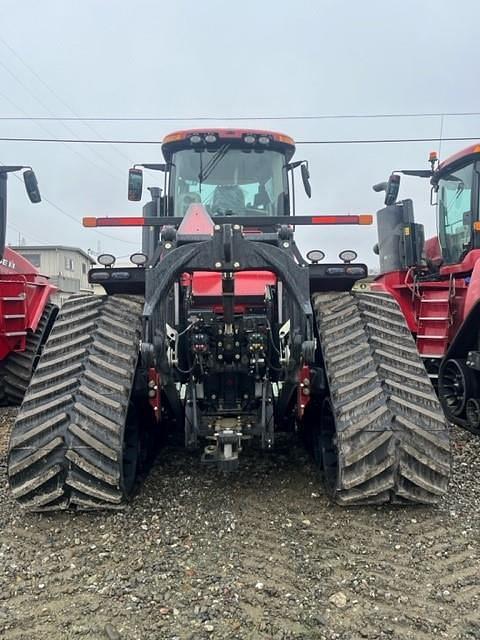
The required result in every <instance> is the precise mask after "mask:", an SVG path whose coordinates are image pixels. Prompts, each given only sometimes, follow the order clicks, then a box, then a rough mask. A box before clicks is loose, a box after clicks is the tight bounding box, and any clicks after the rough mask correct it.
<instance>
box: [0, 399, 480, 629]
mask: <svg viewBox="0 0 480 640" xmlns="http://www.w3.org/2000/svg"><path fill="white" fill-rule="evenodd" d="M12 416H13V412H12V411H3V412H2V414H1V415H0V637H1V638H5V639H6V640H20V639H22V640H23V639H25V640H26V639H27V638H28V639H29V640H30V639H33V638H34V639H35V640H47V639H48V640H64V639H70V638H85V639H88V640H94V639H95V640H98V639H102V638H121V639H129V640H136V639H139V640H140V639H141V640H150V639H152V640H153V639H155V640H156V639H163V638H165V639H170V640H173V639H174V638H178V639H181V640H186V639H191V640H193V639H203V638H205V639H206V638H215V639H217V638H238V639H242V640H250V639H251V640H254V639H255V640H257V639H259V640H267V639H275V640H290V639H292V640H293V639H296V640H300V639H303V640H314V639H321V638H328V639H330V638H332V639H333V638H337V639H345V640H347V639H348V640H352V639H356V638H371V639H373V638H394V639H397V638H398V639H400V638H405V639H406V638H412V639H413V638H415V640H417V639H420V640H422V639H425V640H427V639H430V638H433V637H437V638H449V639H450V640H455V639H460V638H461V639H462V640H463V639H465V640H467V639H468V640H472V639H474V638H480V440H478V439H477V440H475V439H474V438H473V437H470V436H469V435H467V434H464V433H463V432H461V431H455V432H454V438H455V442H454V458H455V461H454V477H453V480H452V483H451V486H450V491H449V494H448V496H447V498H446V499H444V500H443V502H442V504H441V505H440V507H438V508H410V509H405V508H395V509H392V508H375V507H372V508H355V509H353V508H352V509H345V508H341V507H337V506H333V505H331V504H330V503H329V502H328V501H327V499H326V498H325V497H324V495H323V493H322V490H321V486H320V483H319V481H318V478H317V476H316V474H315V471H314V469H313V467H312V465H311V464H310V461H309V460H308V458H307V457H306V456H305V454H304V452H303V451H302V450H301V449H294V450H291V451H283V452H279V453H276V454H275V455H273V456H271V457H265V456H253V457H249V458H245V459H244V467H243V468H242V469H241V470H240V472H239V473H238V474H236V475H232V476H226V477H225V476H222V475H218V474H217V473H216V472H215V471H213V470H212V469H209V468H206V467H203V466H201V465H200V464H199V462H198V460H197V459H196V458H195V457H190V456H187V455H185V454H184V453H183V452H175V451H165V452H164V453H163V454H162V455H161V457H160V459H159V460H158V462H157V465H156V466H155V468H154V469H153V471H152V473H151V475H150V477H149V478H148V480H147V482H146V484H145V485H144V486H143V488H142V490H141V491H140V493H139V495H138V496H137V497H136V498H135V500H134V501H133V503H132V504H131V505H130V506H128V507H127V508H126V509H125V510H124V511H120V512H115V513H105V514H88V513H82V514H78V515H68V514H59V515H55V514H52V515H43V516H37V515H27V514H25V513H23V512H22V511H20V510H19V508H18V507H17V506H16V505H15V504H14V503H13V501H12V500H11V498H10V496H9V495H8V491H7V487H6V479H5V441H6V434H7V430H8V426H9V422H10V421H11V419H12ZM106 625H111V626H107V627H106ZM106 629H107V630H106ZM115 634H117V635H115Z"/></svg>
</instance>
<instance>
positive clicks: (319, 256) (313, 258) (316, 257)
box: [307, 249, 325, 264]
mask: <svg viewBox="0 0 480 640" xmlns="http://www.w3.org/2000/svg"><path fill="white" fill-rule="evenodd" d="M324 258H325V254H324V253H323V251H320V249H312V251H309V252H308V253H307V259H308V260H310V262H313V264H316V263H317V262H320V261H321V260H323V259H324Z"/></svg>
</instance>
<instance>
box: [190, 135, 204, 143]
mask: <svg viewBox="0 0 480 640" xmlns="http://www.w3.org/2000/svg"><path fill="white" fill-rule="evenodd" d="M190 142H191V143H192V144H200V142H203V138H202V136H199V135H198V133H194V134H193V135H191V136H190Z"/></svg>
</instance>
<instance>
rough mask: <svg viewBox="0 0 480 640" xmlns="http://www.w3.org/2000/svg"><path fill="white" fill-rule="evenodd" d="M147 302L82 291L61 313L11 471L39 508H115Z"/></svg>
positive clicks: (16, 437)
mask: <svg viewBox="0 0 480 640" xmlns="http://www.w3.org/2000/svg"><path fill="white" fill-rule="evenodd" d="M141 313H142V301H141V300H140V299H138V298H135V297H132V296H92V295H76V296H73V297H72V298H69V299H68V300H67V301H66V302H65V303H64V305H63V306H62V309H61V311H60V313H59V315H58V316H57V320H56V322H55V324H54V326H53V329H52V331H51V333H50V336H49V338H48V340H47V342H46V345H45V348H44V350H43V354H42V357H41V359H40V361H39V363H38V366H37V368H36V370H35V373H34V375H33V377H32V381H31V385H30V387H29V388H28V390H27V393H26V395H25V399H24V402H23V404H22V407H21V409H20V412H19V414H18V417H17V420H16V422H15V425H14V427H13V430H12V434H11V438H10V446H9V458H8V477H9V482H10V488H11V491H12V494H13V496H14V497H15V498H16V499H17V500H18V502H20V503H21V504H22V505H23V506H24V507H25V508H26V509H28V510H33V511H46V510H57V509H66V508H77V509H99V508H101V509H104V508H116V507H118V505H119V504H120V503H121V502H122V501H123V499H124V497H125V496H124V491H123V487H122V450H123V435H124V427H125V422H126V417H127V411H128V405H129V399H130V392H131V388H132V384H133V379H134V374H135V369H136V363H137V359H138V350H139V341H140V329H141Z"/></svg>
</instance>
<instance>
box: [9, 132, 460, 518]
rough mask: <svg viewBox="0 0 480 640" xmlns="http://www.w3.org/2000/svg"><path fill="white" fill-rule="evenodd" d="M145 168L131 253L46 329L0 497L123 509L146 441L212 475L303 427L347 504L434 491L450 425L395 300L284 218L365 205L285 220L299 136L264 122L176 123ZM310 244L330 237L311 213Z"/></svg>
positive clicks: (413, 498)
mask: <svg viewBox="0 0 480 640" xmlns="http://www.w3.org/2000/svg"><path fill="white" fill-rule="evenodd" d="M162 150H163V156H164V162H163V163H161V164H149V165H137V166H136V167H135V168H133V169H131V170H130V175H129V198H130V199H131V200H140V198H141V195H142V183H143V172H142V169H141V168H140V166H143V168H146V169H150V170H156V171H160V172H162V173H163V175H164V191H163V194H162V192H161V190H160V189H159V188H158V187H156V188H153V189H152V190H151V193H152V197H153V200H152V202H149V203H148V204H147V205H145V207H144V208H143V216H140V217H123V218H121V217H120V218H85V219H84V224H85V225H86V226H92V227H93V226H97V227H106V226H119V225H123V226H140V227H142V230H143V251H142V252H141V253H135V254H133V255H132V256H131V262H132V266H131V267H123V266H119V267H115V257H114V256H113V255H109V254H104V255H102V256H100V257H99V259H98V261H99V263H100V264H101V265H102V267H100V268H95V269H92V270H91V271H90V273H89V281H90V282H91V283H95V284H101V285H103V287H104V289H105V295H102V296H82V295H80V296H75V297H74V298H72V299H70V300H69V301H67V302H66V303H65V304H64V305H63V306H62V309H61V311H60V313H59V315H58V317H57V319H56V321H55V323H54V325H53V329H52V331H51V333H50V336H49V338H48V340H47V343H46V345H45V349H44V350H43V353H42V356H41V358H40V361H39V364H38V366H37V369H36V371H35V373H34V375H33V378H32V381H31V384H30V387H29V389H28V390H27V393H26V395H25V399H24V402H23V404H22V407H21V409H20V412H19V415H18V418H17V421H16V423H15V425H14V428H13V430H12V435H11V440H10V448H9V458H8V476H9V482H10V487H11V491H12V494H13V496H14V497H15V498H16V499H17V500H18V501H19V502H20V503H21V504H22V506H23V507H25V508H27V509H30V510H34V511H45V510H55V509H67V508H73V509H102V508H118V506H119V505H120V504H121V503H122V502H123V501H124V500H125V499H127V498H128V497H129V496H130V495H131V494H132V491H133V489H134V487H135V486H136V482H137V479H138V478H139V474H141V475H144V474H145V470H146V468H148V462H149V457H150V456H151V454H152V452H154V450H155V446H156V443H157V442H158V440H159V439H160V438H162V439H163V438H173V439H176V440H177V441H178V442H181V444H182V446H184V447H186V448H188V449H193V450H198V451H199V452H200V454H201V457H202V460H203V461H204V462H205V463H208V464H211V465H214V466H216V467H218V468H220V469H222V470H224V471H229V470H233V469H235V468H236V467H237V465H238V464H240V462H241V458H242V451H243V450H245V449H247V448H251V447H258V448H260V449H264V450H270V449H272V448H274V447H275V443H276V442H277V441H278V438H279V436H280V437H281V439H282V440H284V438H285V437H294V436H296V435H297V434H298V435H299V436H301V437H302V438H303V441H304V442H305V443H306V444H307V446H308V448H309V449H310V451H311V452H312V454H313V457H314V460H315V461H316V463H317V464H318V466H319V468H320V469H321V472H322V475H323V478H324V483H325V487H326V490H327V492H328V495H329V496H330V497H331V498H332V499H333V500H336V501H337V502H339V503H341V504H345V505H355V504H366V503H372V504H380V503H385V502H393V503H409V504H412V503H434V502H436V501H437V500H438V499H439V497H440V496H441V495H442V494H443V493H444V492H445V491H446V488H447V484H448V477H449V470H450V446H449V435H448V430H447V428H446V424H445V421H444V417H443V414H442V412H441V409H440V405H439V402H438V400H437V398H436V396H435V392H434V389H433V387H432V384H431V382H430V379H429V378H428V375H427V374H426V372H425V369H424V367H423V365H422V362H421V360H420V358H419V356H418V354H417V351H416V348H415V342H414V340H413V338H412V336H411V333H410V331H409V329H408V327H407V325H406V323H405V321H404V318H403V315H402V313H401V311H400V309H399V307H398V304H397V303H396V301H395V299H394V298H393V297H392V296H391V295H389V294H387V293H363V292H358V293H351V289H352V285H353V284H354V283H355V282H356V281H357V280H359V279H363V278H365V277H366V276H367V268H366V266H365V265H364V264H361V263H358V262H355V258H356V253H355V252H354V251H348V250H347V251H343V252H342V253H341V254H340V256H339V257H340V260H339V261H337V262H335V263H327V264H324V263H322V262H321V260H322V258H323V257H324V254H323V252H322V251H321V250H318V251H311V252H310V253H309V254H308V255H307V257H306V258H304V257H303V256H302V254H301V252H300V250H299V248H298V247H297V245H296V243H295V238H294V233H295V227H296V226H297V225H305V224H308V225H329V224H347V225H352V224H370V223H371V221H372V217H371V216H361V215H348V216H331V215H314V216H295V215H294V214H295V210H294V173H295V169H297V168H300V171H301V176H302V180H303V184H304V187H305V190H306V192H307V195H309V194H310V184H309V180H308V178H309V173H308V168H307V165H306V163H305V162H302V161H296V162H293V161H292V156H293V154H294V151H295V144H294V141H293V140H292V139H291V138H290V137H288V136H285V135H283V134H279V133H274V132H270V131H257V130H248V129H247V130H238V129H213V130H190V131H179V132H176V133H173V134H171V135H168V136H167V137H166V138H165V139H164V141H163V146H162ZM315 228H316V229H318V230H321V233H319V234H318V235H319V243H323V244H325V245H327V244H328V240H327V238H326V237H325V236H326V234H325V229H326V227H325V226H322V227H318V226H316V227H315Z"/></svg>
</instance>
